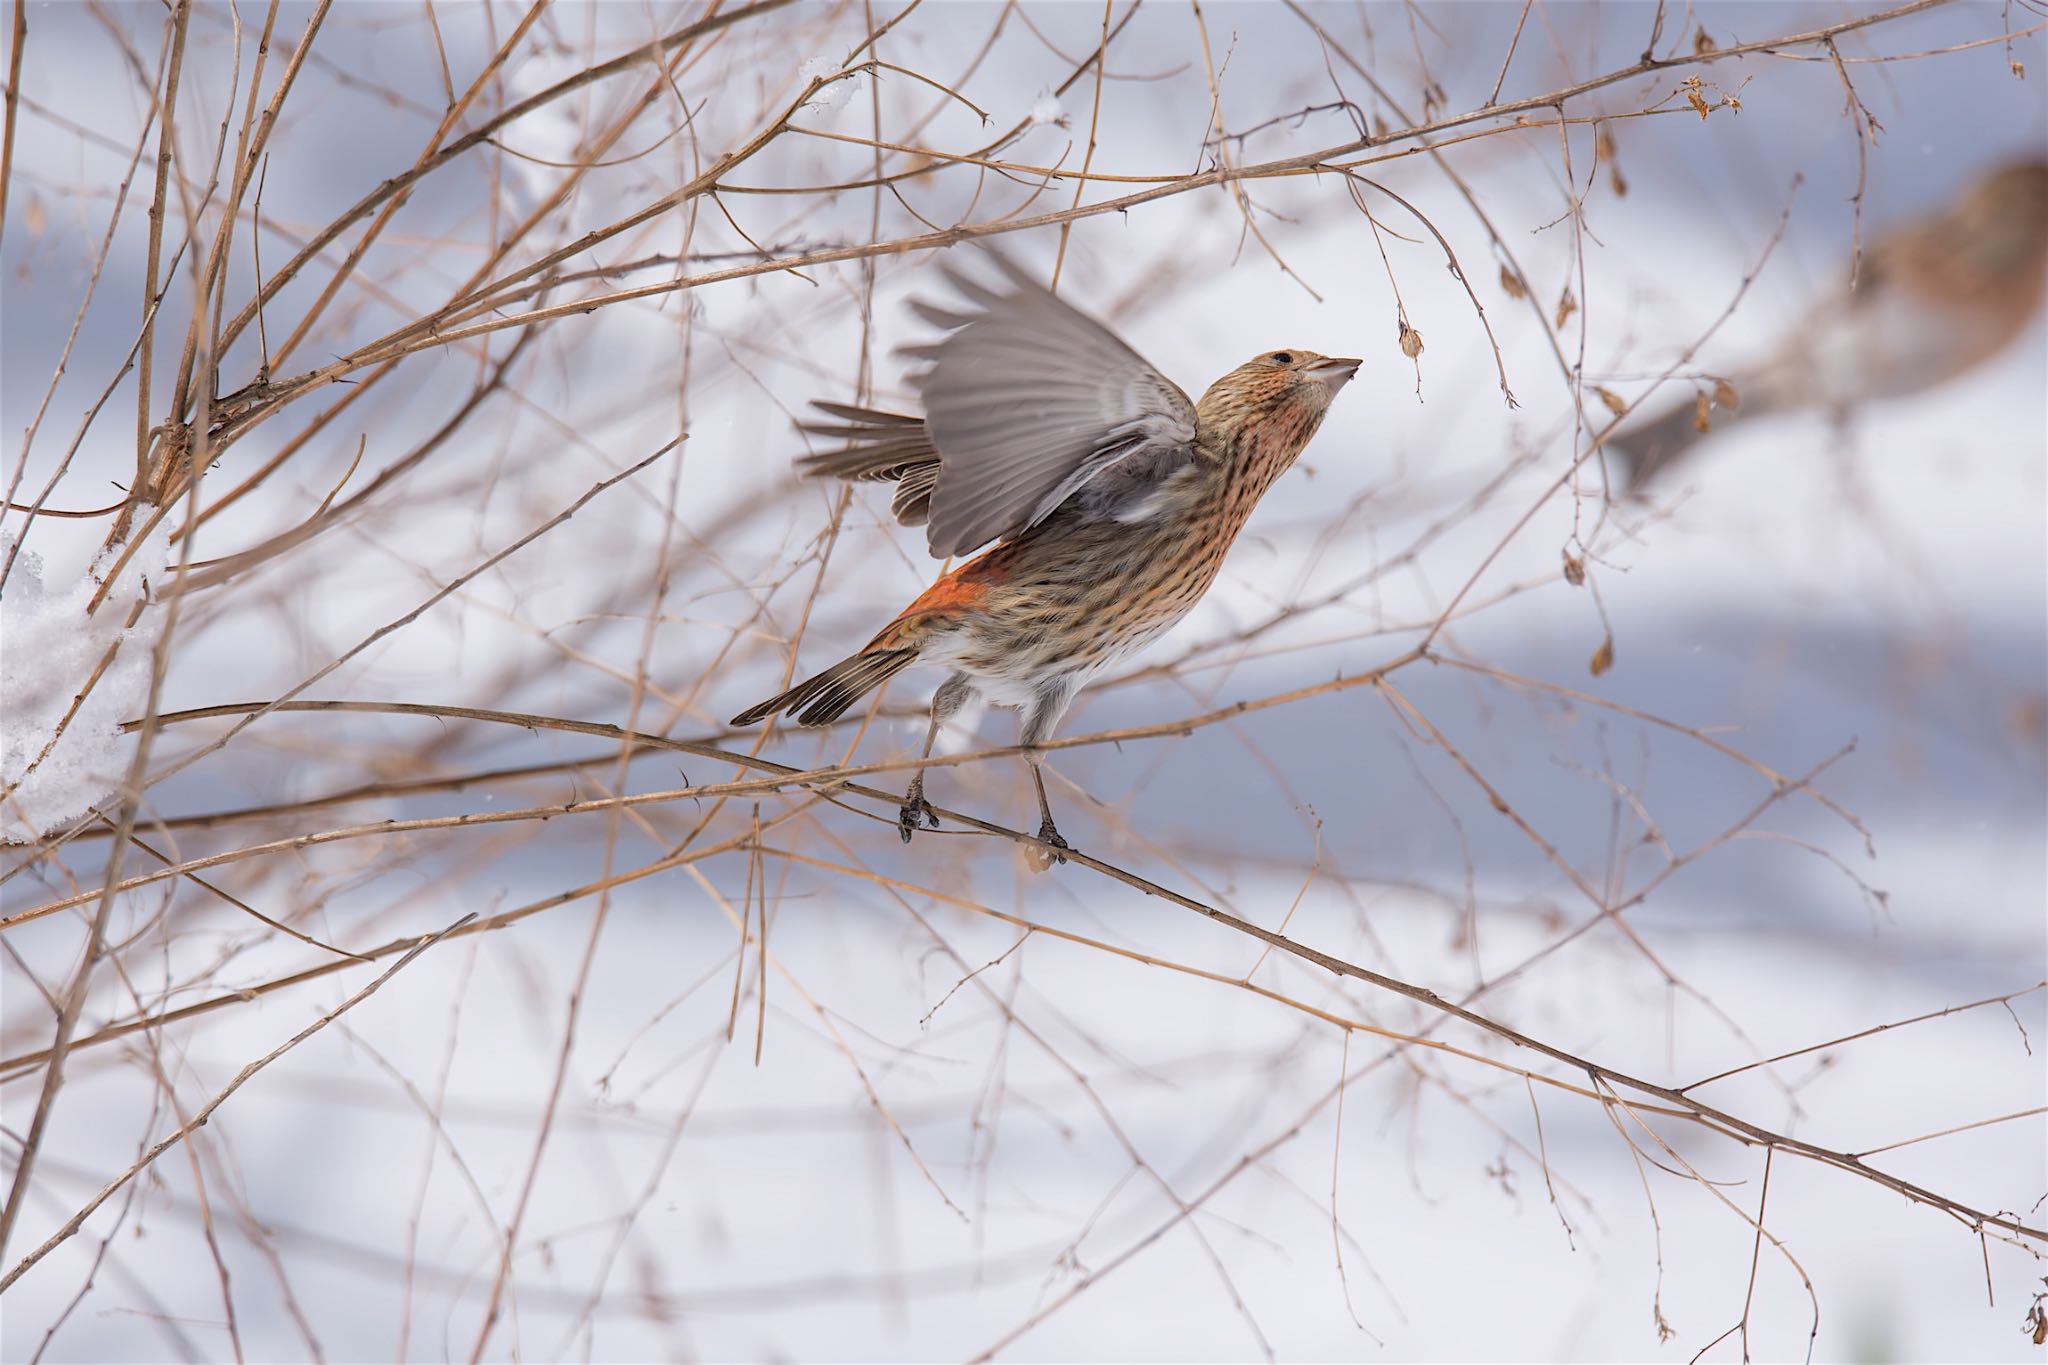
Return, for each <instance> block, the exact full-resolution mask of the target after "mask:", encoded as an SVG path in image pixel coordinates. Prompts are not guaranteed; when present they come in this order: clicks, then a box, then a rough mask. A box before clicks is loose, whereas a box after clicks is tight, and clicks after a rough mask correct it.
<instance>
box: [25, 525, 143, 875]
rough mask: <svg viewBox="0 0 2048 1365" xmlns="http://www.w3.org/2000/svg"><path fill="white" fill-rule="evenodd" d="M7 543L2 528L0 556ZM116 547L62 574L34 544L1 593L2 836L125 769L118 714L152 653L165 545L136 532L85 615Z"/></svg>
mask: <svg viewBox="0 0 2048 1365" xmlns="http://www.w3.org/2000/svg"><path fill="white" fill-rule="evenodd" d="M14 546H15V537H14V535H13V534H12V533H11V532H4V533H0V561H4V560H5V559H6V557H7V556H8V555H9V554H11V553H13V551H14ZM124 548H125V547H124V546H121V545H113V546H109V547H107V548H106V549H105V550H103V551H102V552H101V553H100V554H99V555H97V556H96V557H95V558H94V559H93V560H92V562H91V565H90V566H89V568H87V567H81V570H80V571H79V572H77V573H75V574H68V575H59V574H54V573H50V571H49V570H48V569H47V568H46V567H45V565H44V562H43V557H42V556H41V555H39V554H37V553H36V552H35V551H33V550H23V551H22V552H21V553H20V555H19V557H18V558H16V560H15V563H14V572H13V574H12V575H11V576H10V577H9V579H8V583H7V591H6V593H5V594H4V595H0V714H4V716H5V725H4V728H0V739H4V743H0V791H5V792H6V793H7V795H6V798H5V803H4V805H0V843H30V842H33V841H34V840H36V839H38V838H40V837H42V836H43V835H46V834H49V833H51V832H52V831H54V830H56V829H57V828H59V827H60V826H62V825H64V824H65V823H67V822H69V821H71V820H74V819H76V818H77V817H79V816H81V815H84V814H85V813H86V812H87V811H89V810H91V809H92V808H93V807H94V806H96V805H97V804H99V803H100V802H101V801H103V800H105V799H106V798H107V797H108V796H111V795H112V794H113V793H114V792H116V791H117V790H119V788H120V785H121V783H122V781H123V780H125V779H126V777H127V775H128V765H129V756H130V753H131V752H132V749H133V741H132V740H131V739H130V738H129V737H128V736H126V735H124V734H123V733H122V731H121V722H123V721H126V720H132V719H134V718H135V717H137V716H139V715H141V714H142V710H143V707H144V705H145V704H146V703H147V702H148V700H149V683H150V674H151V653H152V651H153V650H154V649H155V647H156V641H157V634H158V632H159V631H160V630H161V629H162V626H163V621H164V610H163V607H162V606H161V604H158V603H154V602H150V601H149V600H148V594H149V584H150V583H151V582H152V581H161V576H162V573H163V569H164V551H163V541H162V539H161V538H160V537H159V538H156V539H153V540H151V541H149V542H146V543H145V545H144V547H143V550H142V551H141V552H140V553H138V554H137V555H135V557H134V558H133V559H131V560H130V561H129V562H128V564H127V565H125V566H123V567H122V568H121V570H120V577H119V578H118V579H117V580H116V581H115V583H114V586H113V587H112V589H111V590H109V591H108V592H107V594H106V597H105V599H104V600H102V601H101V602H100V604H99V606H98V609H97V610H95V611H93V612H92V613H91V614H90V615H88V614H87V612H86V608H87V605H88V604H89V603H90V602H91V601H92V599H93V596H94V595H95V594H96V593H98V592H99V590H100V587H101V585H102V584H103V583H104V582H105V581H106V575H107V573H108V572H109V570H111V569H113V567H114V566H115V563H116V561H117V560H118V559H119V557H120V554H121V551H122V550H123V549H124ZM46 574H48V575H49V576H48V578H47V579H46V577H45V575H46ZM138 609H139V613H140V614H139V615H136V613H137V611H138ZM131 615H133V616H135V623H134V624H133V625H132V626H131V625H129V624H128V621H129V618H130V617H131ZM109 655H111V658H109ZM103 666H104V672H102V673H101V674H100V676H99V679H98V680H97V681H96V682H95V681H93V673H94V671H95V670H98V669H101V668H102V667H103ZM88 686H90V689H91V690H90V691H87V690H86V689H87V688H88ZM81 694H83V700H82V701H81V700H80V696H81ZM74 705H75V707H76V709H75V711H74V709H73V708H74ZM53 741H54V743H53Z"/></svg>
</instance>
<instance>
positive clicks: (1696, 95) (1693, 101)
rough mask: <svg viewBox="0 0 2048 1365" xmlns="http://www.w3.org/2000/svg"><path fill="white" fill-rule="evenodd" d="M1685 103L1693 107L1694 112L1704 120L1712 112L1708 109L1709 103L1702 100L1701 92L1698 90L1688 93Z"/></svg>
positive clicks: (1686, 93)
mask: <svg viewBox="0 0 2048 1365" xmlns="http://www.w3.org/2000/svg"><path fill="white" fill-rule="evenodd" d="M1685 102H1686V103H1687V104H1690V105H1691V106H1692V111H1693V112H1694V113H1695V114H1698V115H1699V116H1700V118H1701V119H1702V120H1704V119H1705V118H1706V116H1707V114H1708V113H1709V112H1711V111H1710V110H1709V108H1708V105H1707V102H1706V101H1705V100H1703V99H1701V98H1700V92H1699V91H1697V90H1688V91H1686V92H1685Z"/></svg>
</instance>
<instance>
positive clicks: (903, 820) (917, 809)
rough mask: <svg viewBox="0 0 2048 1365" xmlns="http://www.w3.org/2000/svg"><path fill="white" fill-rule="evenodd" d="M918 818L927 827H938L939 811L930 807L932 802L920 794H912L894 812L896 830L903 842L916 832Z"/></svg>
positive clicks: (907, 841) (908, 840)
mask: <svg viewBox="0 0 2048 1365" xmlns="http://www.w3.org/2000/svg"><path fill="white" fill-rule="evenodd" d="M919 820H922V821H923V822H924V825H925V826H926V827H928V828H931V829H937V828H938V827H939V813H938V812H937V811H935V810H933V809H932V803H931V802H929V801H927V800H925V799H924V798H923V797H922V796H913V797H911V798H910V799H909V800H908V801H905V802H904V803H903V809H901V810H899V811H898V812H896V832H897V833H899V834H901V835H902V836H903V842H904V843H906V844H907V843H909V842H910V836H911V835H913V834H915V833H917V831H918V822H919Z"/></svg>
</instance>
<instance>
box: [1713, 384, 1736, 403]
mask: <svg viewBox="0 0 2048 1365" xmlns="http://www.w3.org/2000/svg"><path fill="white" fill-rule="evenodd" d="M1714 406H1715V407H1717V408H1739V407H1741V406H1742V395H1741V394H1739V393H1737V392H1735V386H1734V385H1733V384H1731V383H1729V382H1728V381H1727V380H1725V379H1716V380H1715V381H1714Z"/></svg>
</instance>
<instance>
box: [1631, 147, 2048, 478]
mask: <svg viewBox="0 0 2048 1365" xmlns="http://www.w3.org/2000/svg"><path fill="white" fill-rule="evenodd" d="M1861 273H1862V278H1861V279H1860V280H1858V281H1857V283H1856V286H1855V288H1854V289H1843V290H1841V291H1839V292H1836V293H1832V294H1829V295H1828V296H1826V297H1824V298H1822V299H1820V300H1818V301H1817V302H1815V303H1814V305H1813V306H1812V307H1811V308H1810V309H1808V311H1807V313H1806V315H1805V316H1804V317H1803V318H1802V319H1801V320H1800V321H1799V322H1797V323H1795V324H1794V325H1793V327H1792V329H1791V331H1790V332H1789V333H1788V335H1787V337H1786V341H1785V344H1784V346H1782V347H1781V348H1780V349H1779V351H1778V353H1777V354H1776V355H1774V356H1772V357H1771V358H1770V359H1768V360H1766V361H1765V362H1764V363H1763V364H1761V365H1758V366H1755V367H1754V368H1752V369H1750V370H1749V371H1748V372H1746V373H1744V374H1742V375H1739V376H1737V377H1736V378H1735V379H1734V381H1733V387H1734V390H1735V397H1736V399H1737V401H1739V403H1740V405H1741V406H1740V410H1739V411H1740V415H1742V416H1745V417H1755V416H1757V415H1759V414H1762V413H1769V412H1787V411H1792V410H1796V409H1800V408H1819V409H1821V410H1823V411H1826V412H1829V413H1832V414H1835V415H1837V416H1838V417H1839V416H1841V415H1844V414H1846V413H1847V412H1848V410H1849V409H1851V408H1854V407H1857V406H1859V405H1861V404H1863V403H1866V402H1869V401H1870V400H1872V399H1877V398H1891V397H1898V396H1902V395H1905V394H1909V393H1917V392H1919V391H1920V390H1922V389H1928V388H1932V387H1934V386H1935V385H1937V384H1943V383H1946V382H1948V381H1949V380H1951V379H1954V378H1956V377H1957V376H1958V375H1961V374H1963V373H1965V372H1966V371H1968V370H1971V369H1974V368H1975V367H1976V366H1978V365H1980V364H1982V363H1983V362H1984V361H1986V360H1989V359H1990V358H1991V357H1992V356H1994V355H1996V354H1997V353H1998V352H2000V351H2002V350H2004V349H2005V347H2006V346H2008V345H2009V344H2011V342H2012V341H2013V340H2014V339H2015V338H2017V337H2018V336H2019V335H2020V333H2021V332H2022V331H2024V330H2025V329H2026V326H2027V323H2028V322H2029V321H2030V320H2031V319H2032V318H2033V316H2034V315H2035V314H2036V313H2037V312H2039V311H2040V309H2041V299H2042V289H2043V285H2044V284H2048V162H2042V161H2028V162H2022V163H2020V164H2017V165H2010V166H2006V167H2003V168H2002V169H2000V170H1997V171H1994V172H1992V173H1991V174H1989V175H1987V176H1985V177H1983V178H1982V179H1980V180H1978V181H1976V182H1975V183H1974V184H1972V185H1971V186H1970V187H1969V188H1968V189H1966V190H1965V191H1964V192H1963V193H1962V195H1961V197H1959V198H1958V199H1957V200H1956V201H1955V203H1954V204H1953V205H1951V206H1950V207H1949V208H1948V209H1946V210H1945V211H1943V212H1942V213H1940V214H1937V215H1935V216H1934V217H1931V218H1926V219H1922V220H1920V221H1918V222H1912V223H1906V224H1902V225H1901V226H1899V227H1897V228H1895V229H1893V230H1892V231H1891V232H1889V233H1887V234H1885V235H1884V236H1883V237H1881V238H1879V239H1878V240H1877V241H1876V242H1874V243H1872V244H1871V247H1870V250H1869V251H1868V252H1867V253H1866V254H1865V258H1864V265H1863V269H1862V272H1861ZM1709 406H1710V408H1711V407H1712V406H1713V404H1712V403H1711V402H1710V404H1709ZM1737 415H1738V414H1737V411H1735V410H1733V409H1731V407H1730V405H1728V404H1726V403H1722V404H1720V405H1719V407H1718V409H1717V410H1715V411H1714V412H1713V414H1712V415H1711V416H1709V415H1708V414H1707V413H1705V412H1702V410H1701V409H1700V407H1699V405H1698V404H1697V403H1687V404H1686V405H1684V406H1683V407H1680V408H1677V409H1674V410H1672V411H1670V412H1667V413H1664V414H1663V415H1661V416H1659V417H1656V418H1653V419H1651V420H1650V421H1648V422H1645V423H1643V424H1642V425H1640V426H1638V427H1636V428H1635V429H1634V430H1633V431H1623V432H1621V433H1620V434H1618V435H1617V436H1616V437H1615V442H1616V445H1614V446H1612V447H1610V448H1611V449H1615V450H1616V451H1617V453H1618V454H1619V456H1620V461H1621V465H1622V469H1623V473H1624V476H1625V478H1624V482H1625V485H1626V487H1627V489H1628V491H1629V492H1631V493H1636V492H1640V491H1641V490H1642V489H1643V488H1644V487H1645V486H1646V485H1647V484H1648V483H1649V482H1650V481H1651V480H1652V479H1654V478H1656V477H1657V476H1659V475H1660V474H1662V473H1663V472H1664V471H1665V470H1667V469H1669V468H1670V467H1671V466H1672V465H1674V464H1676V463H1677V462H1678V461H1680V460H1681V459H1683V458H1685V457H1686V455H1687V454H1688V453H1690V451H1691V450H1692V448H1693V446H1694V445H1695V444H1697V443H1698V442H1699V441H1700V439H1701V438H1702V435H1703V427H1704V426H1706V425H1708V424H1711V427H1712V429H1713V430H1715V431H1719V430H1721V429H1722V428H1723V427H1725V426H1726V425H1727V424H1728V423H1729V422H1731V421H1733V420H1734V419H1735V417H1736V416H1737Z"/></svg>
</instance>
